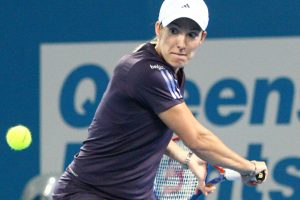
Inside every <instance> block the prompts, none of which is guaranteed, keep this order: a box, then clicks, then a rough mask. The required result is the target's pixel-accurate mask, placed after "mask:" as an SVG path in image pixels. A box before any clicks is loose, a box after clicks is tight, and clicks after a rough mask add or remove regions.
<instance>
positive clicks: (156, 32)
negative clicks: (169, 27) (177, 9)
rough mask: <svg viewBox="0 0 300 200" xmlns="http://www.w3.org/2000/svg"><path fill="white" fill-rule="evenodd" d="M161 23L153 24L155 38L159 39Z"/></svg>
mask: <svg viewBox="0 0 300 200" xmlns="http://www.w3.org/2000/svg"><path fill="white" fill-rule="evenodd" d="M161 26H162V25H161V22H159V21H157V22H156V23H155V34H156V37H159V35H160V29H161Z"/></svg>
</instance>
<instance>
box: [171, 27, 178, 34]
mask: <svg viewBox="0 0 300 200" xmlns="http://www.w3.org/2000/svg"><path fill="white" fill-rule="evenodd" d="M169 31H170V33H171V34H173V35H175V34H178V33H179V30H178V29H177V28H176V27H169Z"/></svg>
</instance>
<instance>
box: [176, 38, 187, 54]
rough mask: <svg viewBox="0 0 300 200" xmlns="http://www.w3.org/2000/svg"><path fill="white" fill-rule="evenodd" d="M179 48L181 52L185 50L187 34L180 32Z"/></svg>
mask: <svg viewBox="0 0 300 200" xmlns="http://www.w3.org/2000/svg"><path fill="white" fill-rule="evenodd" d="M177 48H178V49H179V51H180V52H182V51H184V50H185V48H186V35H185V34H178V35H177Z"/></svg>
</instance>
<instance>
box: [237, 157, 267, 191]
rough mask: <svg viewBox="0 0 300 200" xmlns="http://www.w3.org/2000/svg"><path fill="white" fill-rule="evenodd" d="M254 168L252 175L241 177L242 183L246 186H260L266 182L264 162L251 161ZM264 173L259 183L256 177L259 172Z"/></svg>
mask: <svg viewBox="0 0 300 200" xmlns="http://www.w3.org/2000/svg"><path fill="white" fill-rule="evenodd" d="M251 162H252V163H253V165H254V166H256V167H255V173H254V174H253V175H250V176H249V175H246V176H245V175H242V181H243V183H245V184H246V185H249V186H257V185H258V184H262V183H264V182H265V181H266V180H267V177H268V168H267V165H266V163H265V162H263V161H255V160H253V161H251ZM263 171H264V172H265V179H264V180H262V181H260V180H257V179H256V175H257V174H259V173H260V172H263Z"/></svg>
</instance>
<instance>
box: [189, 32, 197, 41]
mask: <svg viewBox="0 0 300 200" xmlns="http://www.w3.org/2000/svg"><path fill="white" fill-rule="evenodd" d="M199 34H200V33H199V32H189V33H188V36H189V37H190V38H193V39H195V38H196V37H199Z"/></svg>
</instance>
